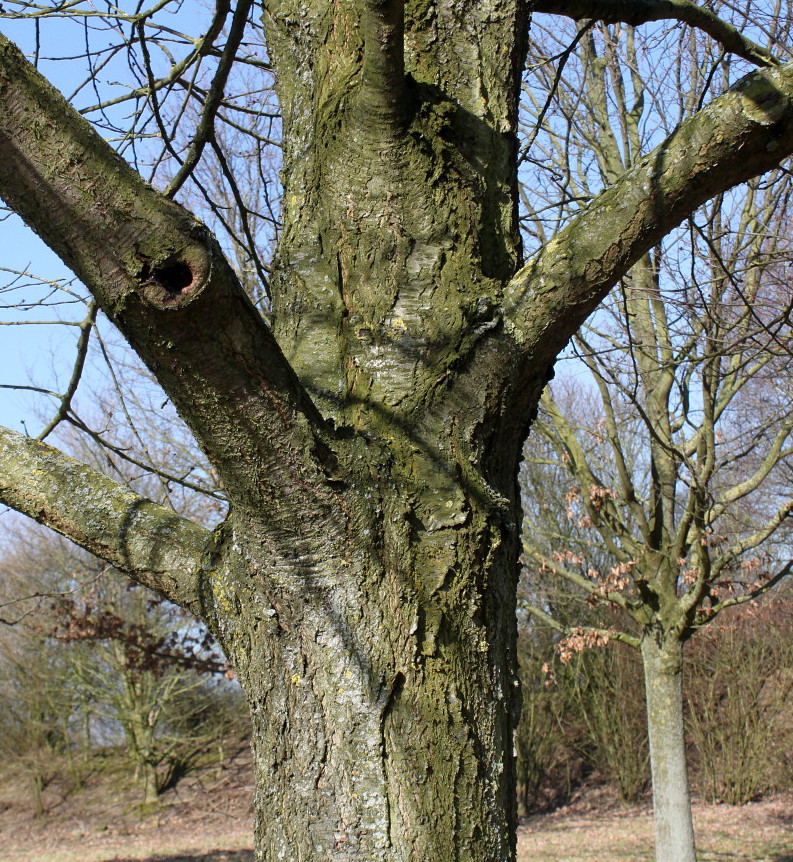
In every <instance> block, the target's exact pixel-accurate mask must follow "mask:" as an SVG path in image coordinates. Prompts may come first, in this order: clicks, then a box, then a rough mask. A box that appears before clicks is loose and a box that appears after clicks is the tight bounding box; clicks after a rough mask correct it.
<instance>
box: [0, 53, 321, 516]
mask: <svg viewBox="0 0 793 862" xmlns="http://www.w3.org/2000/svg"><path fill="white" fill-rule="evenodd" d="M0 194H2V197H3V199H4V200H5V201H6V203H7V204H8V205H9V206H10V207H11V208H12V209H14V210H15V211H16V212H18V213H19V214H20V215H21V216H22V217H23V218H24V219H25V221H26V222H27V223H28V225H29V226H30V227H32V228H33V229H34V230H35V231H36V232H37V233H38V234H39V235H40V236H41V237H42V239H44V241H45V242H47V244H48V245H49V246H50V247H51V248H52V249H53V250H54V251H55V252H56V253H57V254H58V255H59V256H60V257H61V258H62V259H63V260H64V262H65V263H67V264H68V265H69V266H70V267H71V268H72V269H73V270H74V272H75V273H76V274H77V275H78V276H79V277H80V278H81V279H82V280H83V282H84V283H85V284H86V286H87V287H88V288H89V289H90V290H91V291H92V293H93V294H94V296H95V297H96V299H97V301H98V302H99V305H100V307H101V308H102V310H103V311H104V312H105V313H106V314H107V315H108V317H110V319H111V320H113V322H114V323H115V324H116V325H117V326H118V327H119V329H120V330H121V332H122V333H123V334H124V336H125V337H126V338H127V340H128V341H129V342H130V344H131V345H132V347H133V348H134V349H135V350H136V351H137V353H138V354H139V355H140V356H141V358H142V359H143V360H144V362H146V364H147V365H148V367H149V368H150V369H151V371H152V372H153V373H154V375H155V377H156V378H157V380H158V381H159V382H160V384H161V385H162V387H163V388H164V389H165V391H166V393H167V394H168V395H169V396H170V398H171V399H172V400H173V402H174V404H175V405H176V406H177V409H178V410H179V411H180V413H181V415H182V417H183V418H184V419H185V420H186V421H187V423H188V425H189V426H190V428H191V430H192V431H193V433H194V434H195V436H196V438H197V440H198V441H199V443H200V445H201V446H202V448H203V449H204V450H205V452H206V453H207V455H208V457H209V458H210V460H211V462H212V463H213V465H214V466H215V468H216V469H217V470H218V473H219V475H220V477H221V480H222V481H223V483H224V485H225V486H226V489H227V491H228V494H229V497H230V499H232V500H233V501H234V502H236V503H237V504H241V505H243V506H244V505H248V504H250V505H253V506H258V505H259V504H260V502H261V500H262V497H263V496H265V497H266V498H268V499H272V500H276V499H278V498H279V497H280V496H281V495H283V493H284V486H285V485H287V486H289V485H291V484H292V483H293V482H294V477H295V476H296V475H297V476H300V480H301V481H302V482H303V483H305V485H306V486H310V485H311V484H312V482H313V480H314V476H315V473H316V470H317V464H318V460H317V458H316V457H315V454H314V453H315V450H316V449H317V448H318V445H319V444H318V442H317V440H316V437H315V435H321V434H322V424H323V423H322V421H321V419H320V417H319V416H318V415H317V413H316V411H315V410H314V408H313V405H312V404H311V402H310V400H309V398H308V396H306V395H305V393H304V391H303V389H302V387H301V385H300V383H299V381H298V380H297V378H296V376H295V375H294V373H293V372H292V370H291V368H290V367H289V365H288V363H287V362H286V361H285V360H284V358H283V355H282V354H281V351H280V350H279V348H278V345H277V344H276V343H275V341H274V339H273V337H272V335H271V334H270V332H269V330H268V328H267V325H266V324H265V322H264V321H263V319H262V317H261V315H260V314H259V313H258V311H257V310H256V309H255V308H254V307H253V306H252V304H251V302H250V300H249V299H248V297H247V296H246V294H245V292H244V291H243V289H242V288H241V286H240V284H239V282H238V280H237V278H236V276H235V275H234V272H233V270H232V269H231V267H230V266H229V264H228V262H227V261H226V259H225V257H224V255H223V254H222V252H221V251H220V249H219V248H218V246H217V244H216V242H215V241H214V240H213V239H212V237H211V236H210V235H209V233H208V232H207V231H206V229H205V228H204V227H203V226H202V225H201V224H200V222H198V221H197V220H196V219H195V218H194V217H192V216H191V215H190V214H189V213H187V212H186V211H185V210H184V209H183V208H182V207H181V206H179V205H178V204H176V203H173V202H171V201H169V200H167V199H166V198H165V197H164V196H163V195H161V194H159V193H157V192H156V191H155V190H154V189H152V188H151V187H150V186H148V185H147V184H146V183H144V182H143V180H142V179H141V177H140V176H139V175H138V173H137V172H136V171H134V170H133V169H132V168H131V167H130V166H129V165H128V164H127V163H126V162H125V161H124V160H123V159H122V158H120V157H119V156H118V155H117V154H116V153H115V152H114V151H113V150H112V148H111V147H110V146H109V145H108V144H107V143H105V141H103V140H102V139H101V138H100V137H99V136H98V135H97V134H96V133H95V132H94V131H93V130H92V129H91V127H90V126H89V124H88V122H87V121H86V120H84V119H83V118H82V117H80V116H79V114H77V113H76V112H75V111H74V110H73V109H72V108H71V107H70V106H69V105H68V104H67V103H66V101H65V100H64V99H63V97H62V96H61V95H60V93H58V92H57V90H55V88H54V87H52V86H51V85H50V84H49V83H48V82H47V81H46V80H45V79H44V78H43V77H42V76H41V75H40V74H39V73H38V72H37V71H36V70H35V69H34V68H33V66H32V65H31V64H30V63H29V62H28V61H27V60H26V59H25V58H24V56H23V55H22V53H21V52H20V51H19V50H18V49H17V48H16V47H15V46H14V45H13V44H12V43H11V42H9V41H8V40H7V39H5V38H4V37H3V36H0ZM285 453H286V454H288V456H289V457H288V458H286V459H285ZM285 461H289V463H285ZM287 479H288V481H287ZM295 505H296V501H293V502H292V506H295ZM292 506H290V507H289V510H290V511H289V512H284V515H285V517H287V518H292V517H293V516H294V512H293V511H292Z"/></svg>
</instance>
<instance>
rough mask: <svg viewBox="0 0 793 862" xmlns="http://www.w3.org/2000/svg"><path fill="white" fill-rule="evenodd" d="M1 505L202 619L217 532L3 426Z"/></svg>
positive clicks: (0, 466) (0, 467)
mask: <svg viewBox="0 0 793 862" xmlns="http://www.w3.org/2000/svg"><path fill="white" fill-rule="evenodd" d="M0 501H2V502H3V503H5V504H6V505H7V506H10V507H11V508H13V509H16V510H17V511H18V512H21V513H22V514H24V515H28V516H29V517H31V518H35V520H37V521H38V522H39V523H41V524H45V525H46V526H48V527H50V528H51V529H53V530H56V531H57V532H58V533H60V534H61V535H63V536H66V538H68V539H71V540H72V541H73V542H75V543H76V544H78V545H80V546H81V547H83V548H85V549H86V550H87V551H90V552H91V553H93V554H96V555H97V556H98V557H101V558H102V559H104V560H106V561H107V562H109V563H110V564H111V565H113V566H115V567H116V568H117V569H119V570H120V571H122V572H125V573H126V574H127V575H129V576H130V577H131V578H133V579H134V580H136V581H138V583H141V584H144V585H145V586H147V587H149V588H150V589H152V590H155V591H156V592H158V593H160V594H161V595H163V596H165V597H166V598H167V599H169V600H170V601H172V602H175V603H176V604H179V605H181V606H182V607H184V608H187V609H188V610H190V611H192V612H193V613H195V614H196V615H198V616H200V615H201V611H202V608H201V584H200V580H201V575H202V571H203V568H202V567H203V566H204V565H205V564H206V563H207V560H208V557H207V555H208V553H209V551H210V547H211V542H212V537H213V534H212V533H211V532H210V531H209V530H207V529H206V528H204V527H201V526H199V525H198V524H194V523H193V522H191V521H188V520H187V519H186V518H183V517H181V516H180V515H177V514H176V513H175V512H173V511H171V510H169V509H165V508H163V507H162V506H158V505H157V504H156V503H153V502H152V501H151V500H147V499H146V498H145V497H141V496H140V495H138V494H136V493H134V492H133V491H130V490H129V489H128V488H125V487H123V486H122V485H118V484H117V483H115V482H113V481H112V480H110V479H108V478H107V477H106V476H104V475H102V474H101V473H99V472H97V471H96V470H93V469H92V468H90V467H87V466H86V465H85V464H81V463H79V462H78V461H74V460H73V459H71V458H69V457H68V456H66V455H64V454H63V453H62V452H59V451H58V450H57V449H53V448H52V447H51V446H48V445H47V444H46V443H41V442H40V441H38V440H33V439H31V438H30V437H25V436H24V435H23V434H19V433H17V432H16V431H11V430H10V429H8V428H2V427H0Z"/></svg>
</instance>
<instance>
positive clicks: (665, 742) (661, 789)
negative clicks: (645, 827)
mask: <svg viewBox="0 0 793 862" xmlns="http://www.w3.org/2000/svg"><path fill="white" fill-rule="evenodd" d="M641 652H642V661H643V663H644V682H645V691H646V696H647V727H648V731H649V737H650V766H651V769H652V776H653V808H654V812H655V856H656V859H657V860H658V862H671V860H674V862H695V860H696V852H695V846H694V823H693V820H692V818H691V797H690V793H689V786H688V769H687V766H686V745H685V738H684V735H683V694H682V688H681V675H682V668H683V645H682V643H681V642H680V640H679V639H678V638H677V637H675V636H667V638H666V639H664V640H663V641H662V642H661V643H658V641H657V640H656V639H655V637H653V634H652V633H648V634H646V635H645V637H644V639H643V640H642V645H641Z"/></svg>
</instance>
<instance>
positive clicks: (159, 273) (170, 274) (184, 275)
mask: <svg viewBox="0 0 793 862" xmlns="http://www.w3.org/2000/svg"><path fill="white" fill-rule="evenodd" d="M154 280H155V281H156V282H157V283H158V284H161V285H162V286H163V287H164V288H165V290H166V291H168V293H172V294H176V293H184V292H185V291H186V290H187V288H188V287H190V285H191V284H192V283H193V272H192V270H191V269H190V267H189V266H188V265H187V264H186V263H183V262H181V261H178V262H177V263H169V264H168V265H167V266H161V267H157V268H155V270H154Z"/></svg>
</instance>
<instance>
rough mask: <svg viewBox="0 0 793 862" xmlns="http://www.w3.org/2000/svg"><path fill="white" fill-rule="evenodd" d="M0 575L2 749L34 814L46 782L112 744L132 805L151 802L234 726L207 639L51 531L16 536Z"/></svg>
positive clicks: (84, 769) (88, 763)
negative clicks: (30, 793)
mask: <svg viewBox="0 0 793 862" xmlns="http://www.w3.org/2000/svg"><path fill="white" fill-rule="evenodd" d="M9 544H10V543H9ZM0 571H1V572H2V575H3V577H2V583H3V589H2V594H3V596H4V598H5V599H6V601H5V602H4V607H5V611H6V617H5V619H4V622H5V623H6V626H5V627H4V628H2V629H0V657H1V660H2V674H0V678H2V680H3V683H4V691H3V700H4V704H5V710H6V719H5V723H4V728H5V733H4V735H3V744H4V749H5V754H6V761H7V762H16V763H20V762H21V763H22V764H23V766H25V768H26V769H27V771H28V772H29V773H30V775H31V781H32V784H33V790H34V800H35V805H36V810H37V812H38V813H39V814H41V813H43V807H42V799H41V793H42V790H43V788H44V785H45V784H46V783H47V781H48V780H49V779H50V778H53V777H56V776H59V777H62V778H65V779H66V781H67V782H68V783H71V784H72V785H75V784H76V785H79V784H81V783H82V782H83V780H84V778H85V776H86V775H87V774H88V773H89V772H90V771H91V770H92V769H93V768H95V766H96V755H97V754H98V753H101V751H102V747H103V746H108V745H113V744H115V743H117V742H118V740H119V738H120V737H121V738H122V739H123V740H124V741H125V745H124V751H125V752H126V763H127V765H128V767H129V766H131V767H132V770H134V775H135V779H136V782H137V785H138V788H139V792H140V801H141V805H142V806H143V808H144V809H146V808H150V807H152V806H154V805H156V804H157V801H158V795H159V791H160V790H161V789H162V788H163V787H165V786H168V784H169V783H170V782H171V781H172V780H173V779H174V777H175V776H177V775H178V774H180V773H181V772H182V771H184V769H185V768H187V767H188V765H189V763H190V761H191V759H193V758H195V757H196V756H197V755H199V754H202V753H203V752H204V751H205V749H206V747H207V745H212V744H214V743H215V742H216V741H218V737H219V736H222V734H223V733H224V732H229V730H230V729H231V728H232V725H233V715H234V696H233V693H232V692H227V693H226V697H225V700H226V701H227V702H228V703H227V704H226V706H225V707H224V706H223V700H224V697H223V694H222V693H221V692H220V691H219V689H220V686H219V685H218V683H217V681H216V680H217V679H218V678H221V679H222V677H223V676H224V674H225V673H228V672H229V668H228V666H227V665H226V664H225V663H224V661H223V659H222V656H219V655H218V654H217V653H218V651H217V649H216V648H215V647H214V642H213V640H212V638H211V636H210V635H209V634H208V632H206V630H205V629H203V628H201V627H200V626H198V625H197V624H196V623H195V621H194V620H192V619H190V618H186V616H185V614H184V612H182V611H181V609H179V608H175V607H174V606H172V605H169V604H168V603H167V602H165V601H164V600H163V599H161V598H159V597H157V596H153V595H152V594H151V593H150V592H149V591H147V590H146V591H144V590H143V589H142V588H141V587H139V586H138V585H136V584H134V583H133V582H131V581H129V580H128V579H126V578H120V577H119V576H118V573H115V572H113V571H112V570H108V568H107V566H104V565H102V563H101V561H99V560H97V559H96V558H93V557H91V556H90V555H87V554H85V553H84V552H82V551H80V550H79V549H77V548H74V547H73V546H67V545H66V543H64V542H63V541H62V540H58V538H57V537H56V536H53V535H52V534H42V532H41V531H39V530H31V529H22V528H20V529H18V530H17V532H16V533H15V534H14V536H13V549H12V548H11V547H7V549H6V550H5V551H4V553H3V556H2V559H0ZM213 675H214V677H215V679H213ZM208 708H211V709H212V710H214V711H215V715H214V716H213V717H212V720H211V721H209V720H208V719H209V716H208V715H207V712H206V711H207V709H208ZM158 773H159V774H158Z"/></svg>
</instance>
